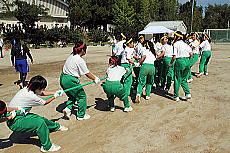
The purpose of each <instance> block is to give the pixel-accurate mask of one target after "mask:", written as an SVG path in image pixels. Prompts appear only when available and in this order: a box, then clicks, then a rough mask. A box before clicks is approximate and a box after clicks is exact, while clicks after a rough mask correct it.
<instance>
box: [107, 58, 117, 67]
mask: <svg viewBox="0 0 230 153" xmlns="http://www.w3.org/2000/svg"><path fill="white" fill-rule="evenodd" d="M109 63H110V64H113V65H114V66H117V65H118V64H119V57H117V56H111V57H110V58H109Z"/></svg>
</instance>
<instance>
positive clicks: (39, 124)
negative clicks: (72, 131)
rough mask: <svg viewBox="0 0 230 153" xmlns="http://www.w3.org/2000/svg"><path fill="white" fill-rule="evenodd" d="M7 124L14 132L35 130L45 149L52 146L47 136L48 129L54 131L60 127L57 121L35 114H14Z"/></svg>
mask: <svg viewBox="0 0 230 153" xmlns="http://www.w3.org/2000/svg"><path fill="white" fill-rule="evenodd" d="M7 126H8V127H9V128H10V129H11V130H12V131H16V132H35V133H36V134H37V135H38V137H39V139H40V141H41V144H42V146H43V148H44V149H45V150H49V149H50V147H51V146H52V144H51V142H50V138H49V134H50V131H56V130H58V129H59V128H60V124H59V123H55V122H53V121H51V120H48V119H46V118H44V117H41V116H39V115H36V114H27V115H26V116H16V117H15V118H14V119H13V120H9V121H7Z"/></svg>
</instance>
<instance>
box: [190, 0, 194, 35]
mask: <svg viewBox="0 0 230 153" xmlns="http://www.w3.org/2000/svg"><path fill="white" fill-rule="evenodd" d="M193 14H194V0H193V1H192V20H191V29H190V30H191V31H190V32H192V25H193Z"/></svg>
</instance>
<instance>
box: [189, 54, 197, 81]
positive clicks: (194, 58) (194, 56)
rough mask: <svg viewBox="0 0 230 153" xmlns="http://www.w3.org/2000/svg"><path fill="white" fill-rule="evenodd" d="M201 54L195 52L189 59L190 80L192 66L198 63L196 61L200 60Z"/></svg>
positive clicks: (190, 77)
mask: <svg viewBox="0 0 230 153" xmlns="http://www.w3.org/2000/svg"><path fill="white" fill-rule="evenodd" d="M198 58H199V55H198V54H193V56H192V58H190V59H189V66H190V69H189V72H188V80H189V79H192V72H191V68H192V66H193V65H194V64H195V63H196V61H197V60H198Z"/></svg>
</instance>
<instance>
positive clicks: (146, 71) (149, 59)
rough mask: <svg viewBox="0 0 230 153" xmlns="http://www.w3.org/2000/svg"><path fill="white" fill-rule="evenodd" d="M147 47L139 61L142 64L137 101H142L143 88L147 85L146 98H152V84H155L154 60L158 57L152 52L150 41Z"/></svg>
mask: <svg viewBox="0 0 230 153" xmlns="http://www.w3.org/2000/svg"><path fill="white" fill-rule="evenodd" d="M146 46H147V47H146V49H145V50H143V51H142V54H141V55H142V57H141V60H140V61H139V64H141V68H140V74H139V79H138V86H137V96H136V102H137V103H140V102H141V94H142V89H143V87H144V86H146V100H148V99H150V92H151V89H152V85H153V84H154V76H155V66H154V62H155V60H156V57H155V55H154V53H152V52H151V48H150V45H149V42H147V43H146Z"/></svg>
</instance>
